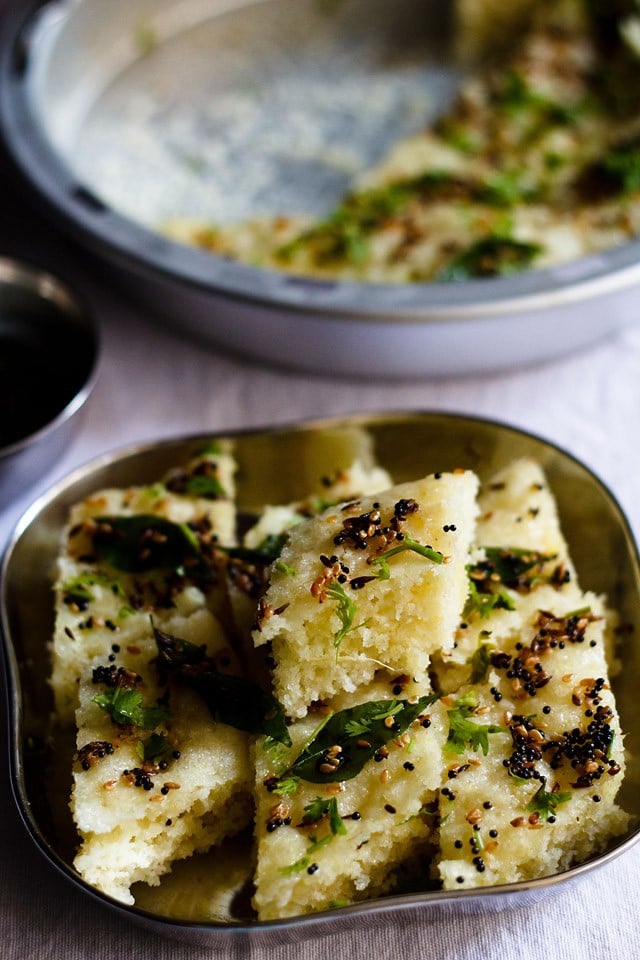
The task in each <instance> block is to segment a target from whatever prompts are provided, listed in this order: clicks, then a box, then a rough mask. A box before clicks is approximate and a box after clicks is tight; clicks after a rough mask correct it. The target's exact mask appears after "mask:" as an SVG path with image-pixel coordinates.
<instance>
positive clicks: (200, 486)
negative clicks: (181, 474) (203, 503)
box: [180, 473, 227, 500]
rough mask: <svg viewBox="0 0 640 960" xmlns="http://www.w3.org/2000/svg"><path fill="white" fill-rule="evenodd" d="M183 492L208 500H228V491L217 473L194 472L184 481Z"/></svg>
mask: <svg viewBox="0 0 640 960" xmlns="http://www.w3.org/2000/svg"><path fill="white" fill-rule="evenodd" d="M180 492H181V493H184V494H188V495H190V496H192V497H204V498H205V499H206V500H226V499H227V492H226V490H225V489H224V487H223V486H222V484H221V483H220V480H219V479H218V477H217V476H216V475H215V473H208V474H198V473H194V474H192V475H191V476H190V477H187V479H186V480H185V481H184V486H183V488H182V490H181V491H180Z"/></svg>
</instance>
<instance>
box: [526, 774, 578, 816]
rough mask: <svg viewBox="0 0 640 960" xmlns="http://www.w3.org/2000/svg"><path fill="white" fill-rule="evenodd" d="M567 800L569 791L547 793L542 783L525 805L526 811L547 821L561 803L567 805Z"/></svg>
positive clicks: (569, 797)
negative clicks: (536, 814)
mask: <svg viewBox="0 0 640 960" xmlns="http://www.w3.org/2000/svg"><path fill="white" fill-rule="evenodd" d="M569 800H571V791H570V790H564V791H556V792H555V793H554V792H553V791H551V792H548V791H547V790H545V784H544V783H542V784H541V785H540V786H539V787H538V789H537V790H536V792H535V793H534V795H533V797H532V799H531V800H530V802H529V803H528V804H527V810H529V811H530V812H531V813H538V814H539V815H540V817H541V818H542V819H543V820H548V819H549V817H551V816H554V815H555V812H556V808H557V807H558V806H559V805H560V804H561V803H567V802H568V801H569Z"/></svg>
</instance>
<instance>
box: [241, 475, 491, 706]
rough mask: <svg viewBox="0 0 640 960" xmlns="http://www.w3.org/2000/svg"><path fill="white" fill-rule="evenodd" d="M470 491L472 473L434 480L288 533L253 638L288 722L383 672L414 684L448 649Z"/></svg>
mask: <svg viewBox="0 0 640 960" xmlns="http://www.w3.org/2000/svg"><path fill="white" fill-rule="evenodd" d="M476 490H477V479H476V477H475V475H474V474H472V473H471V472H469V471H459V472H454V473H448V474H435V475H433V476H430V477H426V478H424V479H422V480H419V481H416V482H414V483H406V484H401V485H398V486H396V487H393V488H391V489H390V490H388V491H385V492H384V493H380V494H377V495H375V496H372V497H364V498H362V499H361V500H358V501H355V502H350V503H347V504H345V505H343V506H338V507H335V508H330V509H328V510H327V511H325V512H324V513H323V514H321V515H320V516H318V517H316V518H314V519H312V520H309V521H308V522H307V523H304V524H301V525H299V526H297V527H294V528H293V530H292V531H291V533H290V537H289V540H288V542H287V543H286V544H285V546H284V547H283V550H282V553H281V555H280V558H279V561H278V562H277V563H276V564H275V565H274V567H273V568H272V571H271V583H270V586H269V589H268V591H267V593H266V594H265V596H264V598H263V599H262V601H261V607H260V618H259V621H258V628H257V629H256V630H255V631H254V634H253V638H254V642H255V644H256V646H260V645H262V644H267V643H269V644H270V645H271V653H272V657H273V661H274V663H275V666H274V671H273V680H274V692H275V695H276V697H277V699H279V700H280V702H281V703H282V705H283V707H284V710H285V712H286V713H287V714H289V715H291V716H293V717H302V716H304V715H305V713H306V712H307V709H308V707H309V704H310V703H312V702H313V701H316V700H324V699H326V698H328V697H331V696H334V695H335V694H337V693H338V692H340V691H343V690H344V691H347V692H351V691H355V690H356V689H357V688H358V686H360V685H362V684H366V683H369V682H370V681H371V680H372V679H373V676H374V674H375V672H376V671H377V670H378V669H380V668H384V669H386V670H388V671H389V672H390V673H393V674H408V675H409V676H411V677H421V676H422V675H424V673H425V671H426V670H427V668H428V667H429V663H430V658H431V655H432V653H433V652H434V651H436V650H438V649H445V650H447V649H449V648H450V647H451V646H452V644H453V635H454V631H455V629H456V627H457V626H458V624H459V622H460V615H461V611H462V608H463V606H464V602H465V599H466V595H467V589H468V582H467V576H466V563H467V560H468V550H469V545H470V543H471V540H472V538H473V534H474V524H475V515H476V502H475V496H476ZM421 551H422V552H421ZM425 554H426V555H425Z"/></svg>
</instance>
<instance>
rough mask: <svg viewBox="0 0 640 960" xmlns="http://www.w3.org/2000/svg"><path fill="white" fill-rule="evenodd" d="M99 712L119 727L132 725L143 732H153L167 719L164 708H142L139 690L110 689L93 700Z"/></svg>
mask: <svg viewBox="0 0 640 960" xmlns="http://www.w3.org/2000/svg"><path fill="white" fill-rule="evenodd" d="M93 702H94V703H97V705H98V706H99V707H100V709H101V710H104V711H105V712H106V713H108V714H109V716H110V717H111V719H112V720H113V722H114V723H117V724H118V725H119V726H122V727H124V726H129V725H133V726H135V727H141V728H142V729H143V730H153V729H154V728H155V727H157V726H158V724H159V723H162V722H163V721H164V720H166V719H167V718H168V717H169V711H168V710H166V709H165V708H164V707H143V705H142V694H141V693H140V691H139V690H135V689H132V688H126V687H120V686H115V687H110V688H109V689H107V690H106V691H105V692H104V693H99V694H97V696H95V697H94V698H93Z"/></svg>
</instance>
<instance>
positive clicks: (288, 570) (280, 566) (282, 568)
mask: <svg viewBox="0 0 640 960" xmlns="http://www.w3.org/2000/svg"><path fill="white" fill-rule="evenodd" d="M273 569H274V570H277V571H278V573H284V574H285V576H287V577H293V576H295V573H296V571H295V568H294V567H290V566H289V564H288V563H285V562H284V560H276V562H275V563H274V565H273Z"/></svg>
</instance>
